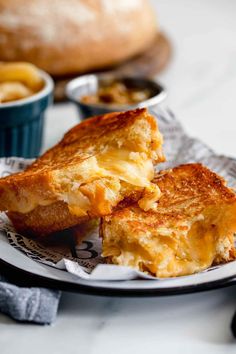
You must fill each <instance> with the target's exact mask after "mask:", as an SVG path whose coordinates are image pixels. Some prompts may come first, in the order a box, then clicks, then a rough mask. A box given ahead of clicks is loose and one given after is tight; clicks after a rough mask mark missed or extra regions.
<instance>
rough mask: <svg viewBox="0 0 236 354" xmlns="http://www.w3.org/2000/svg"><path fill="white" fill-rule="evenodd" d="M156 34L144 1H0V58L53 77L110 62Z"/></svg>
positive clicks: (125, 56) (146, 43) (147, 42)
mask: <svg viewBox="0 0 236 354" xmlns="http://www.w3.org/2000/svg"><path fill="white" fill-rule="evenodd" d="M156 33H157V25H156V19H155V15H154V13H153V10H152V9H151V7H150V4H149V2H148V0H50V1H48V0H7V1H6V0H0V60H4V61H28V62H31V63H33V64H35V65H37V66H38V67H39V68H42V69H44V70H46V71H48V72H49V73H50V74H52V75H54V76H62V75H67V74H75V73H84V72H87V71H91V70H96V69H101V68H105V67H109V66H112V65H114V64H117V63H119V62H121V61H123V60H126V59H128V58H130V57H132V56H134V55H136V54H138V53H141V52H142V51H144V50H145V49H146V48H147V47H148V46H149V45H150V44H151V42H152V40H153V39H154V37H155V36H156Z"/></svg>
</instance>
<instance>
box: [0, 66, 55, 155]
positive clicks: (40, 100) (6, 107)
mask: <svg viewBox="0 0 236 354" xmlns="http://www.w3.org/2000/svg"><path fill="white" fill-rule="evenodd" d="M40 72H41V75H42V78H43V80H44V87H43V89H42V90H41V91H39V92H38V93H36V94H35V95H32V96H30V97H28V98H24V99H21V100H16V101H12V102H7V103H1V104H0V157H4V156H6V157H8V156H22V157H26V158H27V157H28V158H30V157H36V156H38V155H39V153H40V150H41V146H42V138H43V126H44V113H45V110H46V108H47V107H48V106H49V105H50V104H51V103H52V94H53V88H54V84H53V80H52V79H51V77H50V76H49V75H48V74H46V73H45V72H43V71H40Z"/></svg>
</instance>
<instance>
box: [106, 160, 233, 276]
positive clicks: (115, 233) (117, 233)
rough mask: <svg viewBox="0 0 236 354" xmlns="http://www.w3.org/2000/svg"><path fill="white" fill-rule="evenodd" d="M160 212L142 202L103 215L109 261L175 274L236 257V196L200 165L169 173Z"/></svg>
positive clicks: (161, 179)
mask: <svg viewBox="0 0 236 354" xmlns="http://www.w3.org/2000/svg"><path fill="white" fill-rule="evenodd" d="M153 182H154V183H156V184H157V185H158V186H159V188H160V190H161V193H162V194H161V197H160V199H159V201H158V205H157V208H156V210H149V211H146V212H145V211H144V210H142V209H141V208H140V207H139V206H138V204H137V203H133V204H130V205H128V206H125V204H124V203H123V208H121V209H120V210H117V211H116V212H114V213H113V214H112V215H109V216H106V217H104V218H103V219H102V223H101V235H102V238H103V256H104V257H106V258H107V260H108V261H109V262H112V263H114V264H118V265H125V266H130V267H133V268H136V269H138V270H141V271H147V272H149V273H151V274H153V275H155V276H157V277H160V278H165V277H175V276H181V275H188V274H193V273H196V272H199V271H203V270H205V269H207V268H208V267H210V266H211V265H212V264H217V263H224V262H228V261H230V260H233V259H235V256H236V252H235V248H234V232H236V194H235V192H234V191H232V190H231V189H229V188H228V187H226V185H225V182H224V180H223V179H222V178H221V177H219V176H217V175H216V174H215V173H213V172H211V171H210V170H209V169H207V168H206V167H203V166H202V165H200V164H188V165H182V166H179V167H176V168H174V169H172V170H167V171H163V172H161V173H159V174H157V175H156V176H155V179H154V181H153Z"/></svg>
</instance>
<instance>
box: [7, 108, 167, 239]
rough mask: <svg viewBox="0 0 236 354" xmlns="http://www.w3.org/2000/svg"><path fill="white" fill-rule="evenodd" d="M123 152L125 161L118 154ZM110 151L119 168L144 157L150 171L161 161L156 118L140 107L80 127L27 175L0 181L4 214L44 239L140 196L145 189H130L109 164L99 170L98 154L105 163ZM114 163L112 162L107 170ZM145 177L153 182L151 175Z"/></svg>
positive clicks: (90, 120) (160, 143) (27, 172)
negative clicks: (111, 172)
mask: <svg viewBox="0 0 236 354" xmlns="http://www.w3.org/2000/svg"><path fill="white" fill-rule="evenodd" d="M122 149H123V150H124V152H125V158H124V157H123V156H122V154H121V156H120V151H121V150H122ZM107 151H109V153H112V154H113V155H114V156H115V158H116V159H117V164H118V165H119V164H121V163H122V161H123V162H126V160H124V159H126V158H127V156H126V155H128V156H129V154H130V152H132V153H133V154H134V156H136V152H137V154H138V155H139V154H141V155H142V154H144V155H145V159H146V158H147V159H148V161H150V163H149V167H148V168H150V166H152V162H155V163H156V162H160V161H163V159H164V156H163V153H162V136H161V134H160V133H159V131H158V126H157V123H156V120H155V118H154V117H152V116H151V115H149V113H148V112H147V110H146V109H137V110H134V111H128V112H123V113H109V114H106V115H103V116H98V117H94V118H91V119H88V120H86V121H84V122H82V123H81V124H78V125H77V126H75V127H74V128H72V129H71V130H70V131H69V132H68V133H66V134H65V136H64V138H63V139H62V140H61V142H59V143H58V144H57V145H56V146H54V147H53V148H52V149H50V150H48V151H47V152H46V153H45V154H44V155H42V156H41V157H40V158H38V159H37V160H36V161H35V162H34V163H33V164H32V165H30V166H29V167H28V168H27V169H26V170H25V171H23V172H20V173H16V174H13V175H10V176H7V177H5V178H2V179H0V210H1V211H8V216H9V218H10V219H11V220H12V221H13V223H14V225H15V227H16V229H17V230H20V231H21V232H22V231H23V230H24V231H26V232H27V233H28V234H34V233H35V234H40V235H42V236H43V235H47V234H49V233H51V232H55V231H57V230H62V229H64V228H68V227H71V226H74V225H76V224H77V223H80V222H81V221H82V222H83V221H84V220H86V219H88V218H93V217H99V216H102V215H107V214H109V213H110V212H111V211H112V210H113V209H114V208H115V207H116V205H117V204H118V203H119V202H120V201H121V200H123V199H124V198H125V197H128V196H129V195H131V194H133V193H134V192H140V191H141V192H142V191H143V190H144V189H145V188H144V187H145V186H144V185H140V186H135V185H132V183H129V181H128V182H127V181H125V180H122V175H121V179H120V178H119V175H118V177H117V176H116V175H112V174H110V175H109V174H108V175H106V173H107V172H109V170H106V168H107V165H106V166H104V167H102V168H101V167H100V165H99V164H98V162H99V156H100V159H101V161H100V162H99V163H104V161H103V160H104V159H105V158H106V153H107ZM116 155H117V156H116ZM113 159H114V157H113V156H112V158H110V159H108V169H109V165H110V164H112V163H113V162H112V161H113ZM129 163H134V165H135V164H136V162H135V161H134V162H133V161H132V160H130V162H129ZM124 166H126V165H124ZM141 166H142V165H141ZM118 167H119V166H118ZM152 170H153V166H152ZM100 171H103V172H100ZM144 172H145V171H142V168H141V173H142V174H143V173H144ZM101 173H102V174H101ZM104 173H105V174H104ZM146 179H147V181H148V183H150V182H149V181H150V179H151V175H149V174H147V176H145V180H146ZM109 191H112V193H110V192H109ZM75 196H76V198H77V199H76V200H75ZM78 198H79V199H78ZM78 200H79V202H78ZM81 203H82V204H83V205H85V207H86V208H87V209H86V212H85V213H84V214H83V213H81V210H79V211H78V208H79V209H81V205H82V204H81ZM76 208H77V210H75V209H76ZM27 230H28V231H27Z"/></svg>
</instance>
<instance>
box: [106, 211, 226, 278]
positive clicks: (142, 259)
mask: <svg viewBox="0 0 236 354" xmlns="http://www.w3.org/2000/svg"><path fill="white" fill-rule="evenodd" d="M201 218H202V215H201V216H199V221H197V222H192V223H191V225H188V226H187V227H186V230H185V231H184V232H181V233H180V232H178V230H177V228H176V229H175V230H173V229H168V228H160V229H157V230H156V232H152V233H150V232H148V231H146V232H145V234H140V233H139V234H136V235H134V234H132V233H130V232H129V231H128V230H126V231H125V232H123V233H119V232H116V235H115V236H114V237H113V233H112V232H111V233H109V232H105V233H104V239H103V256H104V257H109V258H110V259H111V260H112V263H114V264H118V265H122V266H130V267H132V268H136V269H138V270H141V271H148V272H150V273H152V274H154V275H155V276H157V277H160V278H162V277H175V276H181V275H188V274H193V273H196V272H199V271H203V270H205V269H207V268H208V267H210V266H211V265H212V264H213V262H214V260H215V259H216V258H217V256H218V254H219V253H218V249H219V248H220V245H222V242H224V247H226V245H227V242H225V238H222V237H219V235H218V234H217V230H216V228H214V227H211V225H206V224H205V223H204V221H201ZM195 221H196V220H195ZM118 235H120V236H118ZM228 248H229V249H230V248H231V243H230V242H228Z"/></svg>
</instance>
